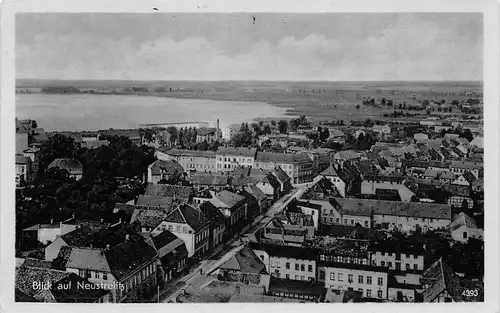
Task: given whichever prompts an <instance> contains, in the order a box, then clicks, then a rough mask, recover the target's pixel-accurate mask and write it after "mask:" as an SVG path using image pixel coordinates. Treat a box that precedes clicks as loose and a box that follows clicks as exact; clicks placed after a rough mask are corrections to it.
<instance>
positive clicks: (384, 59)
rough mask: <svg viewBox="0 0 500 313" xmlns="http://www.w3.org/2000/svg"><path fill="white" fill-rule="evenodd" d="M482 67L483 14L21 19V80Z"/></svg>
mask: <svg viewBox="0 0 500 313" xmlns="http://www.w3.org/2000/svg"><path fill="white" fill-rule="evenodd" d="M254 18H255V20H254ZM482 64H483V17H482V14H479V13H409V14H408V13H404V14H403V13H387V14H385V13H377V14H375V13H351V14H347V13H324V14H323V13H321V14H296V13H293V14H292V13H286V14H280V13H268V14H262V13H256V14H251V13H249V14H245V13H232V14H227V13H214V14H206V13H205V14H198V13H182V14H175V13H157V14H124V13H120V14H117V13H113V14H111V13H109V14H106V13H99V14H92V13H25V14H18V15H17V16H16V77H17V78H29V79H71V80H73V79H91V80H93V79H105V80H294V81H310V80H313V81H314V80H319V81H401V80H416V81H425V80H429V81H449V80H457V81H475V80H482V78H483V65H482Z"/></svg>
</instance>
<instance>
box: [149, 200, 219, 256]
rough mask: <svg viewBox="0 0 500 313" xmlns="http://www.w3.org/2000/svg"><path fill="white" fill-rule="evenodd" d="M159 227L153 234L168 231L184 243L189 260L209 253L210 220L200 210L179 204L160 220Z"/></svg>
mask: <svg viewBox="0 0 500 313" xmlns="http://www.w3.org/2000/svg"><path fill="white" fill-rule="evenodd" d="M159 227H160V228H157V229H156V230H155V232H158V231H159V230H166V229H168V231H170V232H171V233H173V234H174V235H176V236H177V237H179V238H180V239H182V240H183V241H184V243H185V244H186V249H187V251H188V257H189V258H192V257H196V258H198V257H201V256H202V255H204V254H205V253H206V252H208V251H209V237H210V220H209V219H207V217H206V216H205V215H204V214H203V212H202V211H201V210H200V209H197V208H195V207H193V206H190V205H188V204H185V203H184V204H181V205H179V206H177V207H176V208H175V209H174V210H172V211H171V212H170V213H169V214H168V215H167V217H166V218H164V219H163V220H162V222H161V224H160V225H159ZM155 232H153V235H155Z"/></svg>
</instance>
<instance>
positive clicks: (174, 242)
mask: <svg viewBox="0 0 500 313" xmlns="http://www.w3.org/2000/svg"><path fill="white" fill-rule="evenodd" d="M145 240H146V243H147V244H149V245H150V246H151V247H153V248H154V249H155V251H156V253H157V254H158V258H159V260H160V263H161V267H160V268H159V269H160V270H161V271H162V273H163V275H161V276H160V277H162V279H163V282H168V281H170V280H171V279H173V278H175V277H179V276H180V275H181V274H182V273H183V272H184V270H185V269H186V264H187V260H188V251H187V249H186V245H185V243H184V241H183V240H182V239H180V238H178V237H177V236H176V235H174V234H172V233H171V232H169V231H168V230H164V231H162V232H160V233H158V234H156V236H153V235H151V234H147V235H145Z"/></svg>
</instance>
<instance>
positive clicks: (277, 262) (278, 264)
mask: <svg viewBox="0 0 500 313" xmlns="http://www.w3.org/2000/svg"><path fill="white" fill-rule="evenodd" d="M276 267H278V268H280V267H281V264H280V260H276Z"/></svg>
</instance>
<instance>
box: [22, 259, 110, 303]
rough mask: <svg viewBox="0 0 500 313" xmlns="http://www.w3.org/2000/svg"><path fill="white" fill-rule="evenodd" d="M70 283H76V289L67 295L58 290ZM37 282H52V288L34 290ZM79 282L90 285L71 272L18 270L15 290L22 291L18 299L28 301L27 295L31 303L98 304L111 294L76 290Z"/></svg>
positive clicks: (38, 269)
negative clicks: (59, 287)
mask: <svg viewBox="0 0 500 313" xmlns="http://www.w3.org/2000/svg"><path fill="white" fill-rule="evenodd" d="M69 281H72V282H74V283H72V285H73V287H75V288H72V289H69V290H68V291H65V294H63V293H62V292H61V291H59V290H58V289H57V286H59V285H60V284H63V283H67V282H69ZM35 282H44V283H46V282H50V283H52V288H50V289H48V290H47V289H38V288H33V283H35ZM77 282H85V283H90V282H89V281H88V280H86V279H84V278H81V277H79V276H78V275H76V274H74V273H70V272H65V271H59V270H53V269H42V268H33V267H22V268H18V269H16V280H15V288H16V291H20V292H21V293H22V294H21V293H19V292H16V298H17V297H22V298H24V299H26V296H25V295H27V296H28V299H30V300H31V301H33V300H32V299H33V298H34V299H36V300H37V301H40V302H96V301H97V300H98V299H99V298H101V297H102V296H104V295H105V294H106V293H108V292H109V291H107V290H102V289H98V290H95V289H86V288H76V287H77ZM75 289H76V290H75Z"/></svg>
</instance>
